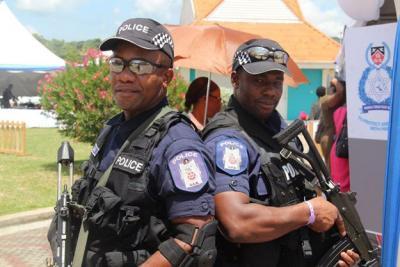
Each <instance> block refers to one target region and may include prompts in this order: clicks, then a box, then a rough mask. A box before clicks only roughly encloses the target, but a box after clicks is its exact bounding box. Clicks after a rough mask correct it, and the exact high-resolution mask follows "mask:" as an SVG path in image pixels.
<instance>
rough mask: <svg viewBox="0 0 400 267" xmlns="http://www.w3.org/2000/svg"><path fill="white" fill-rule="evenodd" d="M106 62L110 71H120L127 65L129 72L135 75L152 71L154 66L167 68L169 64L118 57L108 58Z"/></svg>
mask: <svg viewBox="0 0 400 267" xmlns="http://www.w3.org/2000/svg"><path fill="white" fill-rule="evenodd" d="M108 64H109V66H110V70H111V71H112V72H115V73H120V72H122V71H123V70H124V68H125V67H128V68H129V70H130V71H131V72H133V73H135V74H137V75H145V74H150V73H153V72H154V71H155V70H156V68H169V66H165V65H162V64H157V63H153V62H149V61H146V60H143V59H132V60H129V61H127V60H124V59H122V58H119V57H112V58H110V59H109V60H108Z"/></svg>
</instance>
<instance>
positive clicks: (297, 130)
mask: <svg viewBox="0 0 400 267" xmlns="http://www.w3.org/2000/svg"><path fill="white" fill-rule="evenodd" d="M299 134H302V135H303V137H304V139H305V141H306V143H307V145H308V147H309V151H308V152H307V153H305V152H302V151H299V150H298V149H296V148H294V147H292V146H290V145H289V142H290V141H292V140H293V139H294V138H296V137H297V136H298V135H299ZM273 138H274V139H275V140H276V141H277V142H278V143H279V144H280V145H281V146H282V147H283V149H282V151H281V152H280V154H281V155H282V156H283V157H284V158H286V159H289V160H291V161H292V162H294V163H295V164H296V166H298V167H299V168H300V169H301V170H302V171H303V172H304V173H305V175H306V177H308V179H307V181H305V182H306V183H308V184H309V185H311V186H313V188H314V190H315V191H316V192H317V193H321V192H322V193H323V194H324V195H325V196H326V197H327V199H328V201H330V202H331V203H332V204H334V205H335V206H336V207H337V208H338V210H339V212H340V214H341V215H342V217H343V220H344V224H345V227H346V232H347V235H346V236H345V237H342V238H341V239H340V240H339V241H338V242H337V243H336V244H335V245H334V246H333V247H332V248H331V249H329V250H328V251H327V252H326V254H325V255H324V256H323V257H322V258H321V260H320V261H319V263H318V265H317V266H320V267H322V266H323V267H331V266H332V267H333V266H336V263H337V262H338V260H339V259H340V253H341V252H342V251H346V250H348V249H355V251H356V252H357V253H358V254H359V255H360V258H361V263H360V264H361V265H362V266H373V267H379V266H380V264H379V260H378V253H377V249H374V248H373V247H372V245H371V243H370V241H369V239H368V236H367V234H366V232H365V229H364V226H363V224H362V222H361V219H360V216H359V214H358V212H357V210H356V208H355V204H356V201H357V200H356V193H355V192H349V193H343V192H340V189H339V187H338V186H337V185H336V184H335V183H333V182H332V179H331V177H330V175H329V171H328V169H327V167H326V165H325V164H324V162H323V160H322V158H321V156H320V154H319V152H318V150H317V148H316V147H315V144H314V142H313V140H312V138H311V136H310V134H309V133H308V131H307V129H306V127H305V125H304V122H302V121H301V120H295V121H294V122H293V123H292V124H290V125H289V127H287V128H286V129H285V130H283V131H281V132H280V133H278V134H276V135H275V136H274V137H273ZM315 178H317V179H315Z"/></svg>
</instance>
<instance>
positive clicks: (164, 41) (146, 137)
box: [73, 18, 216, 267]
mask: <svg viewBox="0 0 400 267" xmlns="http://www.w3.org/2000/svg"><path fill="white" fill-rule="evenodd" d="M100 49H101V50H103V51H106V50H112V52H113V54H112V56H111V57H110V58H109V60H108V63H109V68H110V77H111V84H112V90H113V96H114V100H115V102H116V104H117V105H118V106H119V107H120V108H121V109H122V112H121V113H120V114H118V115H116V116H115V117H113V118H111V119H110V120H109V121H108V122H107V123H106V125H105V127H104V129H103V130H102V132H101V133H100V135H99V137H98V139H97V140H96V143H95V145H94V147H93V149H92V152H91V156H90V160H89V162H88V166H87V167H86V169H85V176H84V177H83V178H82V179H80V180H79V181H78V182H77V183H76V184H75V185H74V187H73V192H74V200H75V201H77V202H78V203H80V204H81V205H84V206H85V209H86V213H85V216H84V218H83V223H82V227H81V229H80V233H79V237H78V241H77V248H76V250H75V257H74V260H73V263H74V266H80V262H82V265H83V266H113V267H114V266H137V265H141V266H199V265H200V264H203V265H201V266H212V264H213V262H214V258H215V254H216V251H215V238H214V234H215V232H216V222H215V221H214V220H213V215H214V202H213V192H214V189H215V181H214V176H213V163H212V159H211V157H210V155H209V152H208V151H207V149H206V147H205V146H204V144H203V143H202V140H201V138H200V137H199V135H198V134H197V133H196V132H195V130H194V128H193V127H192V125H191V123H190V120H189V119H187V118H186V117H183V116H182V115H181V114H179V113H177V112H175V111H172V110H170V109H169V108H168V107H167V104H168V102H167V99H166V93H167V91H166V90H167V85H168V83H169V82H170V81H171V79H172V78H173V75H174V74H173V68H172V66H173V59H174V51H173V40H172V37H171V34H170V33H169V32H168V30H167V29H166V28H165V27H164V26H163V25H161V24H159V23H158V22H156V21H154V20H151V19H143V18H135V19H129V20H127V21H125V22H123V23H122V25H121V26H120V27H119V28H118V30H117V33H116V35H115V36H114V37H111V38H109V39H107V40H105V41H104V42H103V43H102V44H101V45H100ZM85 233H86V236H87V238H86V240H85V238H84V237H83V236H85ZM82 240H83V241H82ZM82 251H84V252H82ZM82 254H83V256H80V255H82ZM80 257H82V258H83V259H80Z"/></svg>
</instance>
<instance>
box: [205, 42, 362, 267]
mask: <svg viewBox="0 0 400 267" xmlns="http://www.w3.org/2000/svg"><path fill="white" fill-rule="evenodd" d="M288 58H289V55H288V53H287V52H286V51H284V50H283V49H282V47H281V46H280V45H279V44H278V43H277V42H275V41H272V40H268V39H254V40H250V41H247V42H246V43H244V44H242V45H241V46H240V47H239V48H238V50H237V51H236V53H235V55H234V59H233V67H232V69H233V71H232V74H231V82H232V85H233V89H234V93H233V96H232V97H231V99H230V101H229V104H228V106H227V108H226V110H225V111H224V112H221V113H219V114H217V115H216V116H215V117H214V118H213V119H212V120H211V121H210V123H209V124H208V125H207V126H206V128H205V129H204V131H203V134H204V136H203V137H204V139H205V142H206V145H207V147H209V148H210V150H211V151H212V153H213V157H214V159H215V162H216V165H217V166H216V176H215V178H216V184H217V189H216V196H215V205H216V216H217V219H218V221H219V222H220V230H221V231H220V232H221V235H220V236H218V237H217V250H218V255H217V262H216V266H224V267H225V266H231V267H235V266H249V267H258V266H263V267H265V266H273V267H275V266H285V267H287V266H315V264H316V261H317V259H318V258H319V257H320V256H321V253H320V252H319V251H318V249H319V248H321V249H322V248H323V245H327V246H330V245H331V244H328V243H329V242H328V241H329V240H328V239H327V240H326V241H324V242H322V241H321V240H322V238H323V236H321V235H319V234H317V233H318V232H325V231H328V230H329V229H330V228H331V227H332V226H333V225H334V224H336V226H337V228H338V230H339V232H340V234H341V235H344V234H345V229H344V224H343V220H342V218H341V216H340V214H339V212H338V210H337V208H336V207H335V206H333V205H332V204H331V203H329V202H327V201H326V200H325V199H324V198H322V197H315V196H314V195H313V192H312V191H309V190H307V189H306V188H305V187H304V186H303V183H302V181H303V180H304V177H303V176H302V174H301V172H300V171H299V170H297V169H296V166H294V165H293V164H291V163H290V162H289V161H287V160H285V159H284V158H283V157H281V156H280V154H279V152H280V150H281V147H280V146H279V144H278V143H276V142H275V141H274V140H273V139H272V136H273V135H274V134H276V133H278V132H279V131H281V130H282V129H283V128H284V127H285V126H286V125H285V122H284V121H283V119H282V117H281V116H280V114H279V113H278V111H277V110H276V106H277V105H278V103H279V100H280V98H281V95H282V87H283V79H284V73H289V72H288V69H287V62H288ZM306 194H309V198H311V199H309V200H308V201H303V200H304V197H305V196H306ZM309 230H311V231H309ZM325 236H328V234H326V235H325ZM337 236H338V235H337ZM320 241H321V242H320ZM318 242H319V243H318ZM316 243H317V244H318V246H315V244H316ZM358 259H359V256H358V254H356V253H354V252H352V251H347V252H346V253H342V254H341V260H340V261H339V266H349V265H352V264H354V263H355V262H356V261H357V260H358Z"/></svg>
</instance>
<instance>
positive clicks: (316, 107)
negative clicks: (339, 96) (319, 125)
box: [308, 86, 326, 120]
mask: <svg viewBox="0 0 400 267" xmlns="http://www.w3.org/2000/svg"><path fill="white" fill-rule="evenodd" d="M315 94H316V95H317V97H318V99H317V101H315V102H314V104H313V105H312V107H311V113H310V116H309V117H308V119H309V120H319V117H320V114H321V97H323V96H324V95H325V94H326V88H325V87H324V86H320V87H318V88H317V90H315Z"/></svg>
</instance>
